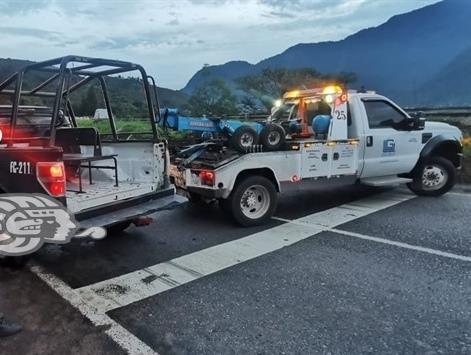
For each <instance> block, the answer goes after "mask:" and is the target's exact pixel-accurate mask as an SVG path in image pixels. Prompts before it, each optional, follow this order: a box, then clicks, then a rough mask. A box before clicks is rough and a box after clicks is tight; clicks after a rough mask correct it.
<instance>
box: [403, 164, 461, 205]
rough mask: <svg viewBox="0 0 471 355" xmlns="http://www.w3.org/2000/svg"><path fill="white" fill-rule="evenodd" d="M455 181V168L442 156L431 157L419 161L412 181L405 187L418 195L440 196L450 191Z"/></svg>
mask: <svg viewBox="0 0 471 355" xmlns="http://www.w3.org/2000/svg"><path fill="white" fill-rule="evenodd" d="M455 183H456V169H455V167H454V166H453V164H452V163H451V162H450V161H449V160H448V159H445V158H442V157H438V156H437V157H431V158H427V159H424V161H423V162H421V163H420V165H419V167H418V169H417V171H416V172H415V174H414V181H413V182H411V183H409V184H407V187H409V189H410V190H411V191H412V192H414V193H415V194H417V195H419V196H440V195H443V194H444V193H447V192H448V191H450V190H451V189H452V188H453V186H454V185H455Z"/></svg>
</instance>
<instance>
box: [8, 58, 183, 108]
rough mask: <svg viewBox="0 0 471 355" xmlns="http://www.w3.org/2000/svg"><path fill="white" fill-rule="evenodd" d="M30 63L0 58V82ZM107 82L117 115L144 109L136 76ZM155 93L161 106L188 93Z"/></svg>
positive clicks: (79, 96) (81, 93) (35, 78)
mask: <svg viewBox="0 0 471 355" xmlns="http://www.w3.org/2000/svg"><path fill="white" fill-rule="evenodd" d="M32 63H33V62H31V61H26V60H19V59H10V58H8V59H1V58H0V82H1V81H2V80H4V79H5V78H7V77H8V76H9V75H11V74H12V73H14V72H16V71H18V70H19V69H20V68H22V67H23V66H25V65H28V64H32ZM48 77H49V75H47V74H44V73H38V72H33V74H32V75H31V77H25V80H26V81H28V80H30V81H31V82H36V83H37V82H39V81H41V79H42V81H44V80H45V79H46V78H48ZM30 84H31V83H30ZM107 84H108V85H107V86H108V89H109V92H110V100H111V103H112V105H113V111H114V113H115V114H116V115H117V116H118V117H130V116H133V115H139V114H141V112H142V111H144V110H146V106H145V96H144V94H143V92H142V83H140V82H139V81H138V80H137V79H136V78H124V77H110V78H108V80H107ZM86 89H87V88H86V87H85V88H83V89H80V90H78V91H77V93H76V97H74V96H75V95H71V98H72V102H73V103H77V104H80V102H82V101H83V99H84V97H85V95H86V92H87V90H86ZM157 93H158V95H159V101H160V105H161V106H162V107H182V106H184V105H185V104H186V103H187V101H188V95H187V94H185V93H183V92H181V91H178V90H171V89H167V88H161V87H159V88H157ZM74 106H75V105H74Z"/></svg>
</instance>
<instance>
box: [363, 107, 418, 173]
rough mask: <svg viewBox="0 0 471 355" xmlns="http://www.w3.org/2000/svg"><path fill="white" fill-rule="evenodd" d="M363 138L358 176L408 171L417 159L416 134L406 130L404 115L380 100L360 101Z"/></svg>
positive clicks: (405, 117)
mask: <svg viewBox="0 0 471 355" xmlns="http://www.w3.org/2000/svg"><path fill="white" fill-rule="evenodd" d="M361 101H362V102H363V108H364V115H363V117H366V119H365V120H364V135H363V137H362V139H361V144H362V145H363V159H364V162H363V169H362V172H361V176H362V177H374V176H385V175H396V174H401V173H408V172H410V171H411V170H412V169H413V168H414V166H415V164H416V162H417V160H418V156H419V151H420V132H419V131H416V130H410V128H408V127H407V120H408V116H407V114H406V113H405V112H404V111H402V110H401V109H400V108H399V107H397V106H396V105H394V104H393V103H392V102H390V101H388V100H386V99H381V98H371V99H369V98H362V99H361Z"/></svg>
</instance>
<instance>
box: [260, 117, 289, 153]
mask: <svg viewBox="0 0 471 355" xmlns="http://www.w3.org/2000/svg"><path fill="white" fill-rule="evenodd" d="M260 143H261V144H262V145H263V148H264V149H265V150H267V151H269V152H272V151H277V150H281V149H283V148H284V146H285V143H286V132H285V129H284V128H283V127H282V126H281V125H279V124H276V123H270V124H267V125H266V126H265V127H263V129H262V131H261V132H260Z"/></svg>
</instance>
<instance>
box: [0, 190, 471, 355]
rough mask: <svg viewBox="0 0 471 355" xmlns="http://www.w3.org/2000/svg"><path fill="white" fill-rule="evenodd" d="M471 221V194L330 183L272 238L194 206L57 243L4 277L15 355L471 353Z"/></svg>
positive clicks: (305, 198)
mask: <svg viewBox="0 0 471 355" xmlns="http://www.w3.org/2000/svg"><path fill="white" fill-rule="evenodd" d="M470 211H471V195H469V194H461V193H451V194H448V195H446V196H443V197H441V198H418V197H414V196H413V195H410V194H408V192H406V190H400V189H398V190H378V189H371V188H365V187H361V186H349V187H340V188H339V187H337V188H326V187H324V188H320V189H315V190H303V191H298V192H294V193H290V194H286V195H283V196H282V197H281V199H280V204H279V208H278V211H277V213H276V217H277V218H276V219H273V220H272V221H271V222H270V223H269V224H268V225H265V226H263V227H256V228H240V227H237V226H235V225H234V224H233V223H232V222H231V221H230V220H228V219H227V218H225V217H224V215H223V214H222V213H221V212H220V211H219V209H218V206H217V205H202V206H199V207H191V206H189V205H187V206H183V207H181V208H178V209H176V210H173V211H166V212H164V213H162V214H160V215H158V216H157V217H156V222H155V223H154V224H153V225H151V226H148V227H143V228H135V227H132V228H130V229H129V230H128V231H127V232H125V233H123V234H121V235H115V236H109V237H107V238H106V239H105V240H103V241H99V242H91V241H79V240H77V241H74V242H73V243H71V244H69V245H66V246H49V247H47V248H44V249H42V250H41V251H40V253H39V254H38V255H37V256H35V258H34V259H33V260H32V263H31V267H32V271H31V270H30V269H28V268H27V269H24V270H20V271H12V270H2V273H1V274H0V310H2V311H3V312H4V313H6V314H7V315H8V316H10V318H13V319H16V320H18V321H19V322H20V323H22V324H23V325H24V327H25V330H24V331H23V332H22V333H20V334H18V335H16V336H14V337H10V338H4V339H0V353H1V354H13V353H15V354H27V353H28V354H29V353H31V354H33V353H34V354H38V353H41V354H62V353H69V352H73V353H77V354H96V353H113V354H115V353H116V354H120V353H126V351H131V352H134V353H143V352H148V353H151V352H152V351H153V352H158V353H160V354H239V353H246V354H305V353H309V354H315V353H319V354H327V353H331V354H351V353H387V354H403V353H407V354H409V353H417V354H424V353H426V354H435V353H436V354H441V353H446V354H469V353H471V233H470V228H469V220H468V218H469V215H470ZM162 270H163V271H162ZM46 282H47V283H46ZM72 304H73V305H74V306H72Z"/></svg>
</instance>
